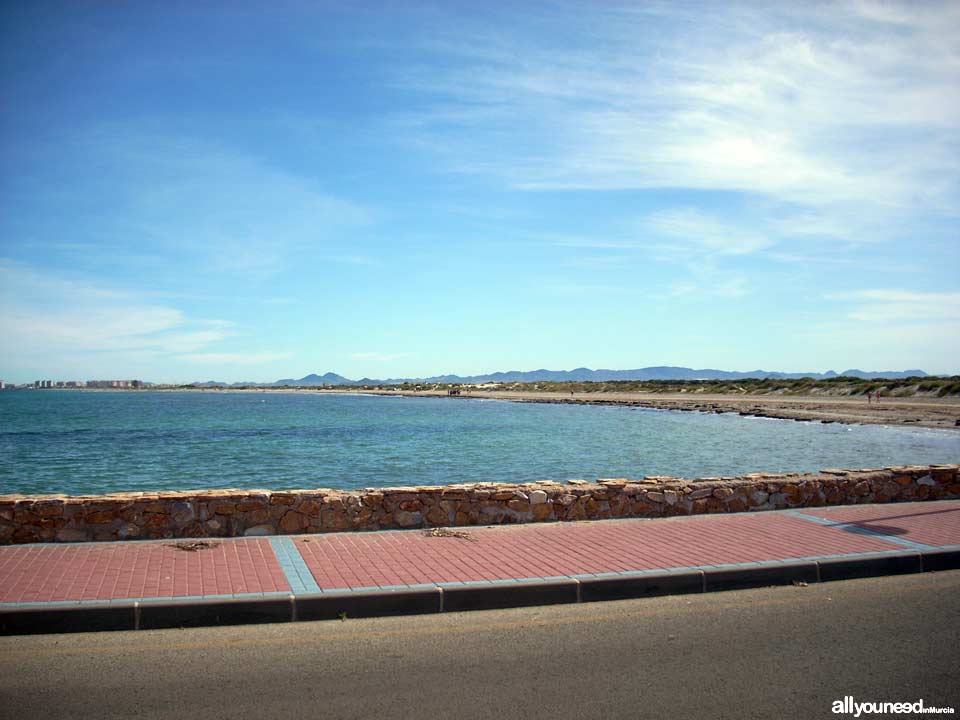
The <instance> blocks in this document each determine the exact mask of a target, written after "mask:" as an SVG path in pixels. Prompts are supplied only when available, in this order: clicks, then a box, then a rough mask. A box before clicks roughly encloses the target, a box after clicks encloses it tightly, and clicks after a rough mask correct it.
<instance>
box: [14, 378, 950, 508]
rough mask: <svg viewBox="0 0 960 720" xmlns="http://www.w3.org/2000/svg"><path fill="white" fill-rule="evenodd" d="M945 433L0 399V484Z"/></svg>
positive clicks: (348, 478) (819, 457)
mask: <svg viewBox="0 0 960 720" xmlns="http://www.w3.org/2000/svg"><path fill="white" fill-rule="evenodd" d="M958 460H960V433H957V432H951V431H947V430H926V429H922V428H887V427H878V426H859V425H824V424H820V423H798V422H792V421H786V420H771V419H765V418H747V417H740V416H738V415H712V414H700V413H689V412H686V413H681V412H666V411H657V410H645V409H640V408H627V407H591V406H585V405H546V404H521V403H511V402H498V401H491V400H450V399H444V398H400V397H375V396H345V395H320V394H316V393H300V394H293V393H226V392H205V393H201V392H181V393H168V392H163V393H161V392H83V391H15V392H3V393H0V493H14V492H16V493H52V492H57V493H69V494H82V493H103V492H110V491H117V490H161V489H170V490H186V489H197V488H217V487H239V488H254V487H257V488H273V489H280V488H310V487H329V488H362V487H377V486H380V487H384V486H388V485H427V484H431V485H432V484H438V485H442V484H451V483H461V482H482V481H504V482H524V481H532V480H545V479H549V480H559V481H563V480H567V479H570V478H583V479H587V480H589V479H596V478H600V477H632V478H639V477H642V476H643V475H678V476H684V477H703V476H711V475H736V474H743V473H748V472H759V471H769V472H784V471H809V470H819V469H821V468H827V467H878V466H883V465H893V464H899V465H902V464H909V463H936V462H957V461H958Z"/></svg>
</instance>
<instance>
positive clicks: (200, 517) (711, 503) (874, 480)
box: [0, 465, 960, 544]
mask: <svg viewBox="0 0 960 720" xmlns="http://www.w3.org/2000/svg"><path fill="white" fill-rule="evenodd" d="M958 472H960V465H920V466H917V465H911V466H905V467H888V468H884V469H871V470H841V469H830V470H822V471H820V472H819V473H806V474H799V473H793V474H790V473H787V474H763V473H752V474H749V475H744V476H741V477H734V478H715V477H711V478H700V479H692V480H691V479H684V478H674V477H663V476H657V477H645V478H644V479H642V480H628V479H623V478H618V479H607V480H598V481H597V482H595V483H589V482H586V481H582V480H570V481H568V482H567V483H558V482H553V481H544V482H535V483H526V484H523V485H511V484H507V483H475V484H469V485H448V486H418V487H392V488H367V489H365V490H361V491H340V490H324V489H315V490H287V491H269V490H209V491H191V492H156V493H113V494H109V495H87V496H61V495H0V544H12V543H35V542H87V541H111V540H135V539H165V538H204V537H241V536H248V537H249V536H258V535H275V534H300V533H319V532H342V531H349V530H386V529H410V528H431V527H451V526H471V525H493V524H504V523H526V522H550V521H570V520H603V519H610V518H655V517H670V516H677V515H700V514H707V513H732V512H749V511H763V510H781V509H788V508H803V507H819V506H824V505H852V504H857V503H887V502H907V501H918V500H940V499H954V498H960V476H958Z"/></svg>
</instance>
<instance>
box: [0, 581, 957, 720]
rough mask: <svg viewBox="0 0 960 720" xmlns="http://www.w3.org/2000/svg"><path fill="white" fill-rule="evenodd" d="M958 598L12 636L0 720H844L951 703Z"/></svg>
mask: <svg viewBox="0 0 960 720" xmlns="http://www.w3.org/2000/svg"><path fill="white" fill-rule="evenodd" d="M958 598H960V571H956V572H944V573H925V574H922V575H908V576H901V577H888V578H872V579H867V580H851V581H846V582H837V583H827V584H822V585H810V586H808V587H780V588H770V589H764V590H748V591H738V592H727V593H712V594H708V595H695V596H675V597H667V598H656V599H647V600H629V601H621V602H607V603H595V604H584V605H566V606H555V607H538V608H523V609H518V610H500V611H492V612H474V613H461V614H456V613H451V614H446V615H428V616H418V617H409V618H378V619H373V620H349V619H348V620H346V621H344V622H339V621H332V622H324V623H293V624H282V625H261V626H250V625H247V626H238V627H228V628H206V629H194V630H164V631H151V632H136V633H134V632H127V633H85V634H75V635H46V636H31V637H6V638H0V717H2V718H3V719H4V720H6V718H35V717H43V718H71V719H79V718H157V717H164V718H171V717H173V718H193V717H196V718H204V720H213V719H215V718H255V719H257V720H266V719H270V718H305V719H313V718H317V719H321V718H322V719H326V718H408V717H409V718H491V717H493V718H498V719H502V718H514V717H521V718H524V720H533V719H534V718H568V717H569V718H620V717H623V718H643V717H653V718H673V717H677V718H714V717H716V718H749V717H757V718H837V717H852V715H849V716H843V715H834V714H833V713H832V712H831V705H832V702H833V701H834V700H839V699H841V698H842V697H843V696H844V695H852V696H854V698H855V699H856V700H857V701H858V702H862V701H871V702H872V701H892V702H896V701H910V702H913V701H916V700H918V699H920V698H923V699H924V701H925V703H926V704H927V705H928V706H929V705H941V706H942V705H950V706H953V707H954V708H955V709H956V710H957V712H960V679H958V678H960V675H958V668H960V602H958ZM863 717H867V716H863ZM869 717H877V716H876V715H871V716H869ZM904 717H906V716H904Z"/></svg>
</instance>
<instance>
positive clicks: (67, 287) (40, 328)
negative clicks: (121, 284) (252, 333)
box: [0, 259, 238, 367]
mask: <svg viewBox="0 0 960 720" xmlns="http://www.w3.org/2000/svg"><path fill="white" fill-rule="evenodd" d="M237 334H238V330H237V328H236V325H235V323H234V322H232V321H228V320H221V319H217V318H193V317H190V316H188V315H187V314H185V313H184V312H183V311H182V310H180V309H178V308H176V307H171V306H169V305H163V304H158V303H156V302H151V300H150V299H149V297H144V296H141V295H139V294H137V293H132V292H128V291H122V290H116V289H112V288H110V287H108V286H104V285H103V284H100V283H97V282H94V281H88V280H78V279H75V278H65V277H61V276H58V275H55V274H52V273H46V272H42V271H40V270H37V269H36V268H33V267H30V266H27V265H24V264H23V263H16V262H12V261H10V260H6V259H0V336H2V337H3V338H4V342H3V350H2V352H0V359H2V360H3V361H4V363H6V364H7V365H12V366H18V367H19V366H29V365H30V364H31V363H36V362H37V360H38V358H46V357H49V356H58V355H61V354H65V353H67V354H72V355H74V356H77V355H83V354H87V355H89V356H103V355H104V354H113V355H118V354H126V355H127V356H128V357H134V356H136V357H139V358H141V359H142V358H144V357H154V358H157V357H164V356H167V357H170V356H174V355H176V356H177V357H184V355H183V354H184V353H194V352H196V351H199V350H202V349H204V348H209V347H210V346H215V345H216V344H217V343H219V342H221V341H223V340H226V339H228V338H231V337H234V336H236V335H237Z"/></svg>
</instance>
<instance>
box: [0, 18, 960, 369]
mask: <svg viewBox="0 0 960 720" xmlns="http://www.w3.org/2000/svg"><path fill="white" fill-rule="evenodd" d="M0 102H2V107H3V110H2V112H0V378H3V379H4V380H6V381H7V382H27V381H32V380H35V379H40V378H52V379H65V380H66V379H108V378H138V379H144V380H149V381H154V382H191V381H203V380H210V379H215V380H221V381H229V382H234V381H244V380H249V381H263V382H270V381H273V380H276V379H278V378H290V377H293V378H298V377H301V376H303V375H306V374H307V373H311V372H316V373H323V372H326V371H334V372H337V373H340V374H342V375H345V376H347V377H351V378H359V377H362V376H367V377H375V378H388V377H392V378H396V377H427V376H431V375H436V374H442V373H456V374H461V375H468V374H480V373H487V372H493V371H498V370H532V369H536V368H541V367H546V368H550V369H571V368H574V367H581V366H586V367H590V368H611V369H627V368H638V367H646V366H651V365H680V366H688V367H696V368H718V369H724V370H753V369H757V368H763V369H766V370H780V371H788V372H801V371H820V372H822V371H825V370H828V369H834V370H844V369H847V368H859V369H863V370H903V369H912V368H920V369H923V370H925V371H927V372H931V373H950V374H954V373H960V359H958V358H960V287H958V282H957V281H958V279H960V223H958V219H960V218H958V215H960V4H958V3H956V2H943V3H939V2H934V1H930V2H919V3H916V2H912V3H904V4H897V3H887V2H867V1H862V2H839V3H792V2H791V3H787V2H783V3H760V2H750V3H742V4H738V3H735V2H730V3H726V2H724V3H720V2H710V3H704V4H699V3H695V2H684V3H675V2H658V1H651V2H623V3H605V2H599V1H597V0H590V1H584V2H532V1H528V2H483V3H477V2H470V3H468V2H455V1H454V2H451V1H444V2H436V3H428V2H413V1H412V0H411V1H403V2H400V1H390V2H386V1H383V2H372V1H367V2H305V1H296V2H287V1H283V0H278V1H275V2H270V3H262V2H241V1H237V0H231V1H229V2H226V1H225V2H215V1H212V2H203V3H197V2H164V3H153V2H145V1H143V2H137V1H132V2H126V3H116V2H87V1H84V0H70V1H69V2H63V3H59V2H49V1H46V0H29V1H23V2H16V1H14V2H4V3H3V4H2V6H0Z"/></svg>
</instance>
